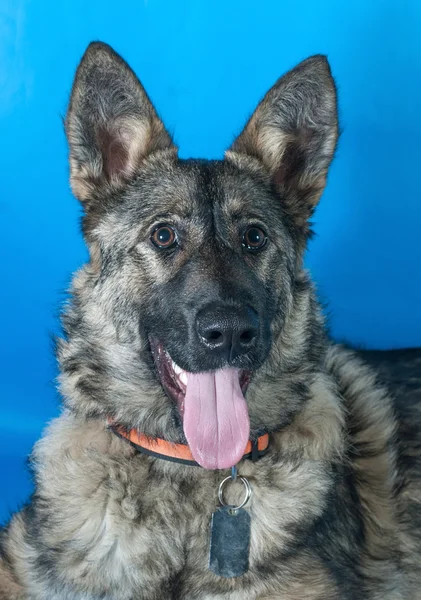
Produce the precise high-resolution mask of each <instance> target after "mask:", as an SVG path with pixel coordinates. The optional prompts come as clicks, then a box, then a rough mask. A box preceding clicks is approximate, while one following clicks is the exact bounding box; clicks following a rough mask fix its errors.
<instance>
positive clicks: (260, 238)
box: [243, 225, 267, 251]
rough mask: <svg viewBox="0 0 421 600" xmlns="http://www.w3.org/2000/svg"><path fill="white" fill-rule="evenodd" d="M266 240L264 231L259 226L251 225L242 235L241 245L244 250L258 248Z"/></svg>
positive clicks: (261, 246)
mask: <svg viewBox="0 0 421 600" xmlns="http://www.w3.org/2000/svg"><path fill="white" fill-rule="evenodd" d="M266 242H267V237H266V233H265V232H264V231H263V229H260V227H257V226H256V225H252V226H251V227H248V228H247V229H246V231H245V232H244V235H243V247H244V248H246V250H251V251H253V250H260V248H263V246H264V245H265V244H266Z"/></svg>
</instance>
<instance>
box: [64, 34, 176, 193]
mask: <svg viewBox="0 0 421 600" xmlns="http://www.w3.org/2000/svg"><path fill="white" fill-rule="evenodd" d="M66 133H67V139H68V141H69V146H70V182H71V186H72V189H73V192H74V194H75V196H77V197H78V198H79V199H80V200H82V201H87V202H88V201H89V200H90V199H91V198H93V197H97V196H98V195H103V194H104V193H107V192H110V191H114V190H116V189H119V188H121V187H122V186H124V185H125V184H126V183H127V182H128V181H130V179H131V178H133V176H134V175H135V174H136V172H137V171H138V169H139V167H140V166H141V163H142V161H143V160H144V159H145V157H147V156H148V155H149V154H151V153H153V152H156V151H157V150H167V149H170V148H172V149H174V151H176V148H175V146H174V145H173V143H172V140H171V136H170V135H169V134H168V133H167V131H166V130H165V127H164V125H163V124H162V121H161V120H160V119H159V117H158V115H157V114H156V111H155V109H154V107H153V105H152V103H151V101H150V100H149V98H148V96H147V94H146V92H145V90H144V89H143V87H142V85H141V83H140V81H139V80H138V78H137V77H136V75H135V74H134V73H133V71H132V70H131V68H130V67H129V66H128V65H127V63H126V62H125V61H124V60H123V59H122V58H121V57H120V56H119V55H118V54H116V53H115V52H114V50H113V49H112V48H111V47H110V46H108V45H107V44H103V43H100V42H94V43H92V44H90V45H89V46H88V48H87V50H86V52H85V54H84V56H83V58H82V60H81V62H80V64H79V67H78V69H77V72H76V77H75V81H74V84H73V89H72V94H71V99H70V106H69V110H68V113H67V117H66Z"/></svg>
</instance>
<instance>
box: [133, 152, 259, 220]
mask: <svg viewBox="0 0 421 600" xmlns="http://www.w3.org/2000/svg"><path fill="white" fill-rule="evenodd" d="M132 202H133V204H134V206H135V207H136V208H137V209H138V210H140V211H141V212H142V213H144V214H145V213H149V214H151V213H152V212H154V213H156V214H158V213H159V214H163V215H164V214H175V215H177V216H179V217H181V218H189V219H191V218H192V217H197V218H200V219H203V220H206V219H208V218H210V217H211V216H212V215H213V214H214V213H215V212H218V213H220V214H221V215H222V216H223V217H226V218H228V219H230V218H232V217H235V216H237V215H238V214H244V213H258V212H259V211H261V212H262V211H266V212H267V210H268V206H267V204H268V192H267V189H266V187H265V186H264V185H263V183H261V182H258V181H256V179H255V178H253V176H252V174H250V173H249V172H248V171H247V170H245V169H244V170H242V169H238V168H236V167H235V166H233V165H231V164H230V163H229V162H228V161H226V160H212V161H207V160H200V159H189V160H177V161H175V162H172V163H169V164H167V165H165V168H163V167H162V165H160V166H159V167H158V166H155V165H152V166H151V167H149V168H148V169H147V170H146V171H145V173H144V175H143V176H142V177H141V178H139V180H138V184H137V186H136V188H135V189H134V190H133V192H132ZM256 216H257V215H256ZM262 216H263V215H262Z"/></svg>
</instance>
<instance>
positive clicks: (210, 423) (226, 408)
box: [183, 369, 250, 469]
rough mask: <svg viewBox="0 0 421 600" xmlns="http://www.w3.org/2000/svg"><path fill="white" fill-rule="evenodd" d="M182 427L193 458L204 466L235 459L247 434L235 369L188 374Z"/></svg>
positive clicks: (246, 417)
mask: <svg viewBox="0 0 421 600" xmlns="http://www.w3.org/2000/svg"><path fill="white" fill-rule="evenodd" d="M183 427H184V433H185V436H186V438H187V441H188V443H189V446H190V450H191V452H192V454H193V457H194V459H195V460H196V461H197V462H198V463H199V465H201V466H202V467H204V468H205V469H227V468H229V467H232V466H234V465H236V464H237V463H238V461H239V460H240V459H241V457H242V456H243V454H244V450H245V448H246V445H247V442H248V440H249V436H250V421H249V415H248V410H247V404H246V401H245V399H244V396H243V394H242V392H241V388H240V382H239V371H238V370H236V369H220V370H219V371H215V372H213V373H189V374H188V381H187V390H186V396H185V399H184V418H183Z"/></svg>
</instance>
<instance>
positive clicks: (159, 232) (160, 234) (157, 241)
mask: <svg viewBox="0 0 421 600" xmlns="http://www.w3.org/2000/svg"><path fill="white" fill-rule="evenodd" d="M151 241H152V243H153V244H154V245H155V246H156V247H157V248H165V249H166V248H171V247H172V246H174V245H175V244H176V243H177V233H176V232H175V229H173V228H172V227H170V225H158V227H156V228H155V229H154V231H153V233H152V235H151Z"/></svg>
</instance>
